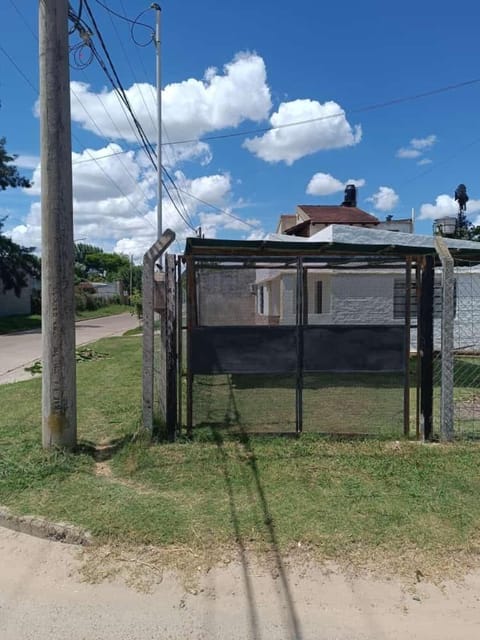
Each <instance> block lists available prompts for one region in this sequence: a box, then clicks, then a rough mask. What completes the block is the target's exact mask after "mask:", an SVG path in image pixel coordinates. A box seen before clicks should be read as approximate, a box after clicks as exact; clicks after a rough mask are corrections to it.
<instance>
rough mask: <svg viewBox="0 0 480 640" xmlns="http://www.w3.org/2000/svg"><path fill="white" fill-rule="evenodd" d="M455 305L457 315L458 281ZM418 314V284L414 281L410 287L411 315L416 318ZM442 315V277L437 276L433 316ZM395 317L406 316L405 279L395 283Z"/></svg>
mask: <svg viewBox="0 0 480 640" xmlns="http://www.w3.org/2000/svg"><path fill="white" fill-rule="evenodd" d="M453 305H454V312H455V315H456V313H457V281H456V280H455V281H454V283H453ZM416 315H417V285H416V283H415V282H412V286H411V289H410V316H411V317H412V318H415V317H416ZM441 316H442V281H441V278H435V284H434V287H433V317H434V318H441ZM393 317H394V318H395V319H403V318H404V317H405V280H401V279H396V280H394V283H393Z"/></svg>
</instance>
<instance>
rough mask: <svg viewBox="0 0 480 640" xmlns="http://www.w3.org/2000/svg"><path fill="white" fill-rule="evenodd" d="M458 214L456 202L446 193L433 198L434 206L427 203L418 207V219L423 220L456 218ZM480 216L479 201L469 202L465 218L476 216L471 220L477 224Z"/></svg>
mask: <svg viewBox="0 0 480 640" xmlns="http://www.w3.org/2000/svg"><path fill="white" fill-rule="evenodd" d="M457 213H458V202H455V199H454V198H452V197H451V196H449V195H447V194H446V193H442V194H441V195H439V196H437V197H436V198H435V204H431V203H429V202H427V203H425V204H422V206H421V207H420V218H421V219H423V220H436V219H437V218H443V217H444V216H456V215H457ZM479 215H480V200H469V201H468V204H467V216H468V217H469V218H470V219H471V216H477V218H476V219H475V220H472V222H474V224H478V216H479Z"/></svg>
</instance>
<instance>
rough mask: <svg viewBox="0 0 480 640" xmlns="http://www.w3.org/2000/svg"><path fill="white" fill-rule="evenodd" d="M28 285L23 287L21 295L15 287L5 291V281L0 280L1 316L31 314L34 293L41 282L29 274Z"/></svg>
mask: <svg viewBox="0 0 480 640" xmlns="http://www.w3.org/2000/svg"><path fill="white" fill-rule="evenodd" d="M27 278H28V282H27V286H26V287H23V289H22V290H21V292H20V295H19V296H16V295H15V292H14V290H13V289H9V290H8V291H5V293H4V292H3V283H2V281H1V280H0V317H6V316H21V315H29V314H30V313H31V309H32V293H33V292H34V290H36V289H39V288H40V283H39V282H38V281H37V280H35V279H34V278H32V277H31V276H27Z"/></svg>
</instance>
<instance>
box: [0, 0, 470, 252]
mask: <svg viewBox="0 0 480 640" xmlns="http://www.w3.org/2000/svg"><path fill="white" fill-rule="evenodd" d="M102 1H103V2H104V4H107V5H108V6H109V7H111V8H112V9H113V10H115V11H117V12H118V13H120V14H122V15H127V16H129V17H132V18H133V17H136V16H137V15H138V14H139V13H140V12H141V11H142V10H144V9H146V8H147V7H148V6H149V4H150V3H149V2H144V1H143V0H102ZM89 5H90V7H91V9H92V12H93V13H94V16H95V18H96V20H97V21H98V24H99V26H100V29H101V32H102V34H103V37H104V39H105V42H106V44H107V47H108V50H109V52H110V54H111V57H112V59H113V62H114V64H115V66H116V69H117V71H118V75H119V76H120V79H121V81H122V83H123V86H124V88H125V89H126V90H127V94H128V96H129V99H130V101H131V104H132V105H133V108H134V111H135V113H136V114H137V116H138V118H139V120H140V121H141V123H142V125H143V127H144V129H145V131H146V133H147V135H148V137H149V139H151V141H152V143H155V136H156V134H155V99H154V89H153V85H154V81H155V50H154V47H153V44H151V45H149V46H146V47H139V46H137V45H135V43H134V42H133V41H132V39H131V36H130V27H129V25H128V23H126V22H125V21H122V20H120V19H118V18H116V17H115V16H112V15H109V14H108V13H107V12H106V11H105V9H104V8H103V7H102V6H100V4H99V3H97V2H96V0H89ZM72 6H73V7H74V8H75V9H78V6H79V0H73V2H72ZM477 7H478V5H477V3H474V2H473V0H472V1H463V2H462V1H459V2H456V3H448V4H447V3H444V7H443V8H442V6H441V5H439V3H433V2H430V0H424V1H417V2H415V3H414V2H410V1H405V2H403V3H397V4H395V6H393V4H392V6H390V3H386V2H376V1H364V2H361V3H358V2H356V3H354V2H350V1H349V0H344V2H342V3H333V4H331V5H330V4H329V3H320V2H313V1H308V0H298V1H297V2H294V3H292V2H286V1H283V0H282V1H277V2H270V1H264V2H258V0H257V2H252V1H251V0H243V1H242V2H239V1H237V0H230V1H229V2H219V1H214V0H204V2H202V3H199V2H198V1H193V0H192V1H190V0H188V1H173V0H165V2H164V3H162V9H163V11H162V58H163V64H162V75H163V78H162V80H163V82H162V84H163V87H164V99H163V102H164V140H165V141H167V140H168V141H178V140H184V139H193V140H196V142H194V143H190V144H188V145H174V146H171V147H167V146H165V147H164V148H163V163H164V164H165V165H166V166H167V168H168V171H169V173H170V175H171V176H172V177H173V178H174V179H175V182H176V184H177V186H178V187H179V188H180V189H181V190H182V191H181V193H182V194H183V195H182V200H183V204H182V203H180V202H177V206H179V208H180V209H181V210H182V211H183V210H184V209H183V207H185V208H186V210H187V212H188V217H189V222H190V224H191V226H193V227H198V226H202V229H203V230H204V232H205V233H206V234H207V235H209V236H216V237H231V238H240V237H243V238H246V237H255V238H257V237H262V235H264V234H265V233H268V232H271V231H274V230H275V227H276V224H277V220H278V216H279V215H280V214H282V213H293V212H294V210H295V206H296V205H297V204H329V203H338V204H339V203H340V202H341V201H342V197H343V186H344V183H345V182H346V181H349V180H352V179H353V180H355V181H357V184H358V185H359V206H360V207H362V208H363V209H366V210H367V211H369V212H371V213H374V214H375V215H377V216H378V217H379V218H381V219H383V218H385V216H386V215H387V214H393V215H394V216H395V217H406V216H409V215H410V212H411V209H412V208H414V209H415V211H416V230H417V231H418V232H421V233H431V230H432V220H433V219H434V218H435V217H438V216H441V215H445V214H448V213H454V212H455V210H456V208H455V204H454V202H453V201H452V199H451V196H452V194H453V192H454V189H455V187H456V186H457V184H458V183H459V182H464V183H465V184H466V185H467V188H468V192H469V195H470V198H471V200H470V202H469V207H468V210H467V213H468V215H469V217H470V219H471V220H472V221H476V220H477V218H478V217H479V216H480V176H479V175H478V171H477V165H478V162H477V157H478V155H479V152H480V128H479V126H478V102H479V97H480V82H475V83H472V84H470V85H468V86H464V87H459V88H457V89H453V90H451V91H445V92H438V93H434V94H433V95H431V96H428V97H423V98H420V99H417V100H410V101H404V102H400V103H397V104H392V105H390V106H385V107H381V108H376V109H371V110H368V109H365V108H367V107H370V106H373V105H377V104H380V103H386V102H390V101H395V100H397V99H401V98H406V97H409V96H414V95H417V94H423V93H427V92H433V91H435V90H437V89H441V88H444V87H447V86H450V85H455V84H458V83H462V82H466V81H469V80H476V79H477V78H478V79H480V70H479V69H478V44H477V42H478V22H479V20H478V18H479V13H480V11H479V9H478V8H477ZM37 9H38V2H36V1H35V0H2V3H1V7H0V17H1V23H2V25H3V26H4V28H3V29H2V42H1V46H2V48H3V50H2V49H0V64H1V67H0V72H1V73H0V99H1V103H2V106H1V109H0V135H2V136H6V137H7V147H8V150H9V151H10V152H12V153H17V154H19V156H20V157H19V160H18V163H19V165H21V166H22V170H23V172H24V173H25V174H26V175H31V176H33V177H34V179H35V180H36V186H34V188H33V189H31V190H30V191H29V192H21V191H19V190H17V191H7V192H3V193H1V194H0V215H2V216H4V215H8V219H7V221H6V228H7V230H8V232H9V233H10V234H11V235H12V237H13V238H14V239H15V240H16V241H17V242H20V243H22V244H27V245H36V246H39V243H40V227H39V222H40V207H39V202H40V192H39V187H38V177H39V168H38V166H37V165H38V157H39V121H38V117H37V116H36V115H35V101H36V94H35V91H34V90H33V89H32V87H31V86H30V84H29V82H30V83H31V84H32V85H34V87H37V86H38V53H37V49H38V44H37V41H36V39H35V37H34V34H35V33H36V32H37ZM84 17H86V16H85V14H84ZM86 19H87V18H86ZM87 20H88V19H87ZM142 21H144V22H146V23H148V24H151V25H152V26H153V25H154V12H153V11H147V12H146V13H145V14H144V15H143V17H142ZM134 35H135V37H136V38H137V39H138V40H140V41H145V40H148V38H149V31H148V30H147V29H142V28H140V27H137V28H136V29H135V32H134ZM94 41H95V44H96V45H97V47H98V40H97V39H96V37H95V36H94ZM77 42H78V36H77V35H74V36H72V37H71V44H72V45H74V44H75V43H77ZM6 54H8V56H9V57H10V58H11V59H12V60H13V61H14V62H15V64H16V65H17V66H18V67H19V68H20V69H21V70H22V72H23V74H24V75H25V76H26V77H27V79H28V81H29V82H27V80H26V79H25V78H24V77H22V75H21V74H20V73H19V72H18V70H17V69H16V68H15V65H14V64H13V63H12V62H11V61H10V60H9V59H8V57H7V55H6ZM71 80H72V83H73V84H72V89H73V93H72V119H73V123H72V130H73V134H74V140H73V151H74V152H75V153H74V157H73V161H74V163H75V164H74V192H75V193H74V195H75V202H74V222H75V237H76V238H83V239H84V240H83V241H84V242H89V243H92V244H99V245H101V246H103V247H104V248H105V249H107V250H113V249H115V250H117V251H123V252H125V253H132V254H133V255H135V257H136V258H137V259H138V258H139V257H140V256H141V255H142V253H143V252H144V251H145V250H146V249H147V248H148V246H149V245H150V244H151V243H152V241H153V240H154V237H155V225H156V220H155V174H154V172H153V170H152V168H151V166H150V165H149V163H148V161H147V160H146V158H145V155H144V154H143V153H142V152H141V151H138V143H137V142H136V140H135V139H134V137H133V134H132V130H131V127H130V125H129V123H128V122H127V121H126V119H125V116H124V115H123V112H122V110H121V108H120V105H119V103H118V101H117V100H116V98H115V96H114V95H113V94H112V93H111V88H110V87H109V85H108V81H107V79H106V77H105V75H104V74H103V72H102V71H101V69H100V68H99V66H98V64H97V63H96V62H95V61H94V62H92V64H90V65H89V66H88V67H87V68H86V69H85V70H77V69H74V68H72V69H71ZM332 115H333V117H332ZM325 116H330V117H325ZM311 118H321V119H320V120H318V119H317V120H316V121H315V122H311V123H308V124H302V125H297V126H292V127H285V128H280V129H278V130H275V131H272V132H267V133H251V134H249V135H244V136H233V137H225V138H222V139H218V140H209V139H208V138H209V137H212V136H218V135H224V134H230V133H237V132H248V131H252V130H255V129H257V128H261V129H262V128H268V127H269V126H272V125H273V126H275V125H277V124H280V125H284V124H289V123H291V122H296V121H303V120H308V119H311ZM118 152H125V153H118ZM112 153H116V154H117V155H111V156H110V157H106V156H108V155H109V154H112ZM93 157H95V158H99V159H97V162H95V161H93V160H92V158H93ZM107 176H108V177H107ZM188 194H193V195H194V196H196V197H197V198H200V200H203V201H205V202H208V203H211V204H212V205H214V206H215V207H216V208H211V207H208V206H207V205H206V204H203V203H202V202H200V201H199V200H195V199H193V198H191V197H190V196H189V195H188ZM172 196H173V197H174V199H176V200H177V198H178V196H177V194H176V192H173V193H172ZM222 212H224V213H222ZM232 216H234V217H232ZM164 218H165V223H166V225H168V226H170V227H172V228H174V229H175V231H176V232H177V234H178V237H179V238H180V240H181V239H182V238H184V237H185V236H186V235H188V234H191V230H190V229H189V227H188V226H187V225H185V223H184V222H183V220H182V219H181V218H180V216H179V215H178V213H177V211H176V210H175V209H174V208H173V206H172V204H171V203H170V201H169V200H168V199H167V198H166V199H165V202H164ZM241 220H243V221H244V222H241ZM178 248H179V246H177V249H178Z"/></svg>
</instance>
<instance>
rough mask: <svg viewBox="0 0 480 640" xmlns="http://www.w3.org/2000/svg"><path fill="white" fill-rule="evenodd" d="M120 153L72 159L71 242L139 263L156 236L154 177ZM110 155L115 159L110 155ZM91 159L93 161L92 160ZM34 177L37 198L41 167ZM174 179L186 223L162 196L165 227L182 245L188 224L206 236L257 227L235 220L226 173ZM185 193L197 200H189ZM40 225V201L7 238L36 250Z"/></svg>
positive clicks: (138, 160) (138, 158)
mask: <svg viewBox="0 0 480 640" xmlns="http://www.w3.org/2000/svg"><path fill="white" fill-rule="evenodd" d="M121 150H122V148H121V147H120V146H119V145H115V144H110V145H108V146H107V147H104V148H102V149H96V150H94V149H88V150H86V151H84V152H82V153H81V154H77V153H73V154H72V160H73V165H72V169H73V185H74V189H73V194H74V201H73V210H74V228H75V231H74V237H75V238H85V240H84V242H88V243H89V244H95V245H99V246H101V247H102V248H104V249H106V250H108V251H112V250H115V251H119V252H122V253H126V254H128V255H131V254H133V256H134V258H135V260H136V261H138V260H141V258H142V256H143V254H144V253H145V251H146V250H147V249H148V248H149V247H150V246H151V245H152V243H153V242H154V240H155V236H156V228H157V211H156V205H155V200H156V173H155V172H154V171H153V169H152V168H151V167H150V166H149V165H148V164H146V163H145V162H144V158H143V157H142V155H139V154H135V153H134V152H133V151H128V152H127V153H123V154H120V153H119V152H120V151H121ZM112 153H115V154H117V155H109V154H112ZM92 157H94V158H96V159H97V161H96V162H94V161H91V158H92ZM34 178H35V184H34V186H33V187H32V189H30V190H28V191H27V193H31V195H32V196H34V197H36V198H38V196H39V195H40V185H41V182H40V167H39V166H37V167H36V169H35V172H34ZM174 178H175V182H176V184H177V186H178V188H179V189H181V190H182V191H180V193H181V198H182V201H183V204H182V202H180V199H179V195H178V193H177V192H176V190H175V189H174V188H173V186H172V187H171V188H170V193H171V195H172V197H173V198H174V200H175V202H176V203H177V206H178V208H179V209H180V211H181V212H182V214H183V215H184V217H185V219H186V220H187V221H188V222H186V221H185V220H183V219H182V217H181V216H180V215H179V213H178V211H177V209H176V208H175V206H174V205H173V204H172V202H171V201H170V200H169V198H168V195H167V194H166V193H164V197H163V200H162V211H163V227H164V228H170V229H173V230H174V231H175V233H176V234H177V238H178V240H179V241H180V242H182V241H183V240H184V239H185V238H186V237H187V236H188V235H192V234H193V231H192V229H191V228H190V226H189V223H190V224H191V226H192V227H194V228H196V227H198V226H200V225H202V226H203V224H204V225H205V228H204V229H203V232H204V233H205V234H206V235H208V236H210V237H213V236H215V235H216V234H217V233H219V232H220V230H224V231H225V232H226V233H228V235H230V236H231V234H232V233H238V232H246V231H248V230H250V229H251V228H252V225H253V227H255V228H258V227H259V226H260V222H259V221H258V220H255V219H247V220H246V222H242V219H241V218H240V219H238V218H239V216H238V214H237V213H235V209H236V203H235V202H234V201H233V197H232V181H231V177H230V175H229V174H214V175H205V176H199V177H197V178H195V179H193V180H192V179H188V178H187V177H186V176H185V174H183V173H182V172H180V171H177V172H176V173H175V175H174ZM189 193H190V194H192V195H193V196H195V197H190V196H189V195H188V194H189ZM195 198H200V199H201V200H204V201H205V202H208V203H211V204H213V205H215V206H217V207H219V208H221V209H222V210H224V212H219V213H213V214H212V209H211V208H209V207H208V206H207V205H206V204H203V203H201V202H199V201H198V200H197V199H195ZM240 204H241V205H242V203H240ZM242 206H243V205H242ZM184 207H185V209H186V212H185V210H184ZM232 216H235V217H232ZM40 226H41V215H40V202H38V201H35V202H33V203H32V205H31V207H30V211H29V213H28V215H27V216H26V219H25V220H24V221H23V223H22V224H20V225H17V226H16V227H15V228H14V229H13V230H12V232H11V235H12V237H13V238H14V240H15V241H16V242H19V243H20V244H23V245H28V246H30V245H33V246H37V247H40V244H41V230H40Z"/></svg>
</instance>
